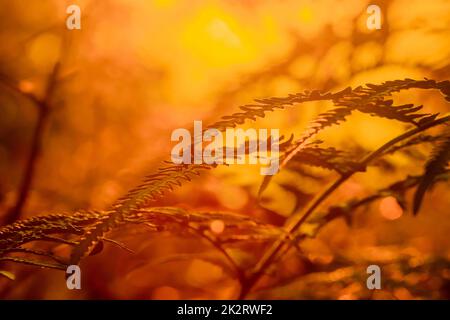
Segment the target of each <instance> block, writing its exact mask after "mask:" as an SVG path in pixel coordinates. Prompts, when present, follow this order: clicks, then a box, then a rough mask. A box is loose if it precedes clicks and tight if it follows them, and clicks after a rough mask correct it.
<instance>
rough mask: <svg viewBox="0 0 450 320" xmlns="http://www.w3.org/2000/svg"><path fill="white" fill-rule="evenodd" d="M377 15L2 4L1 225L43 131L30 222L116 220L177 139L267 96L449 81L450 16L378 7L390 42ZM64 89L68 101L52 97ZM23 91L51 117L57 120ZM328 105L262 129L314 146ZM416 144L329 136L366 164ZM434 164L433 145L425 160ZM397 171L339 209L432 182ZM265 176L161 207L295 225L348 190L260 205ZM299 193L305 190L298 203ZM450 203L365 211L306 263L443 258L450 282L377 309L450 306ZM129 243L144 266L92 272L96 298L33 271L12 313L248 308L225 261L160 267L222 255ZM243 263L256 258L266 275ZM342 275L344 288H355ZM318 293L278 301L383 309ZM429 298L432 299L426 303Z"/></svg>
mask: <svg viewBox="0 0 450 320" xmlns="http://www.w3.org/2000/svg"><path fill="white" fill-rule="evenodd" d="M371 3H372V2H369V1H365V0H340V1H332V0H315V1H312V0H311V1H307V0H264V1H260V0H208V1H205V0H203V1H202V0H105V1H94V0H84V1H81V0H80V1H75V0H73V1H65V0H0V177H1V179H0V215H2V214H3V213H5V214H6V213H7V212H8V210H11V208H14V206H15V205H16V204H17V199H18V196H19V190H20V186H21V184H22V183H23V179H24V172H25V169H26V168H27V161H28V160H29V156H30V148H31V147H30V146H31V145H33V137H35V134H36V132H35V131H36V125H37V123H39V121H40V120H39V119H41V121H42V130H41V136H40V141H41V143H40V147H39V148H38V149H37V153H36V157H35V159H34V167H33V168H34V170H33V175H32V179H31V180H30V191H29V194H28V196H27V198H26V200H25V201H24V202H23V207H22V208H21V210H20V211H21V215H20V217H21V218H27V217H31V216H34V215H38V214H39V215H42V214H49V213H52V212H60V211H67V212H72V211H74V210H78V209H106V208H107V207H108V206H109V205H110V204H111V203H113V202H114V200H115V199H117V198H118V197H120V196H121V195H123V194H124V193H126V191H127V190H128V189H130V188H131V187H133V186H135V185H136V184H137V183H138V182H139V181H140V178H141V177H142V176H143V175H145V174H147V173H149V172H151V171H153V170H155V169H156V168H157V167H159V166H160V164H161V161H162V160H167V159H168V158H169V156H170V150H171V148H172V147H173V143H171V141H170V134H171V132H172V130H174V129H175V128H191V127H192V123H193V120H203V122H204V123H208V122H209V123H212V122H213V121H215V120H218V119H219V118H220V117H221V116H223V115H227V114H231V113H232V112H235V111H236V110H237V107H238V106H239V105H243V104H246V103H250V102H251V101H252V100H253V99H254V98H263V97H271V96H286V95H288V94H290V93H296V92H301V91H303V90H312V89H320V90H330V91H337V90H341V89H343V88H345V87H347V86H358V85H362V84H365V83H381V82H382V81H386V80H395V79H403V78H413V79H423V78H424V77H426V78H430V79H435V80H445V79H448V78H449V74H450V72H449V71H450V1H449V0H432V1H423V0H391V1H380V0H377V1H373V3H374V4H377V5H379V6H380V8H381V10H382V28H381V29H380V30H368V29H367V27H366V19H367V17H368V14H367V12H366V9H367V6H368V5H369V4H371ZM70 4H77V5H79V6H80V8H81V30H67V29H66V28H65V21H66V18H67V14H66V8H67V7H68V6H69V5H70ZM57 64H58V65H59V68H58V69H57V71H58V72H57V74H56V75H55V74H54V73H53V72H54V70H55V69H54V68H55V65H57ZM52 76H54V78H55V79H54V85H53V88H52V89H53V90H48V83H49V82H48V81H49V79H51V78H52ZM11 86H12V87H15V88H17V89H18V90H19V91H21V92H22V93H27V94H32V95H33V96H35V97H37V98H38V99H42V100H43V101H45V102H46V104H47V108H48V109H46V111H45V115H44V116H43V115H42V113H43V112H42V110H40V109H39V107H38V106H36V105H35V104H34V103H33V101H30V99H27V98H26V97H24V96H23V95H22V94H20V93H18V92H17V90H14V89H12V88H11ZM396 99H397V100H396V101H399V102H400V103H409V102H414V103H417V104H423V105H424V110H425V111H426V112H441V113H446V112H449V105H448V104H446V103H445V101H444V100H443V99H442V98H441V97H440V96H439V94H437V93H433V92H422V91H419V90H414V91H408V92H404V93H400V94H398V95H396ZM327 107H329V104H327V103H323V102H317V103H308V104H305V105H304V106H301V107H299V108H291V109H289V111H284V112H276V113H273V114H271V115H270V116H268V117H266V118H264V119H263V120H261V121H259V122H258V123H257V126H260V127H271V128H282V131H283V132H284V134H288V133H290V132H295V133H296V134H297V135H300V134H301V133H302V130H304V129H305V126H306V124H307V122H308V121H310V120H311V119H312V118H313V117H314V116H316V115H318V114H319V113H320V112H323V111H324V110H325V109H326V108H327ZM42 118H43V119H42ZM247 126H248V127H250V126H254V124H253V123H249V124H247ZM404 128H405V126H404V125H403V124H399V123H395V122H392V121H388V120H384V119H379V118H374V117H370V116H368V115H365V114H359V113H355V114H354V115H352V116H351V121H348V122H346V123H344V124H342V125H340V126H336V127H332V128H330V129H328V130H326V131H324V132H323V133H322V134H321V135H320V139H322V140H324V141H327V143H328V144H330V145H333V146H335V147H337V148H340V149H345V150H351V149H355V150H360V152H363V151H364V150H369V151H370V150H373V149H374V148H376V147H378V146H380V145H381V144H382V143H384V142H385V141H386V140H388V139H390V138H393V137H395V136H396V135H398V134H400V133H401V132H402V131H403V130H404ZM429 150H430V149H427V148H426V147H424V148H423V150H422V151H424V152H429ZM417 157H418V159H419V160H420V159H421V160H425V158H424V157H423V156H422V158H420V157H421V156H420V155H417ZM389 161H390V163H391V166H392V167H393V168H394V169H392V170H390V171H389V170H387V169H386V168H371V169H370V170H369V171H368V172H367V173H366V174H365V175H361V176H360V175H357V176H355V177H354V178H352V179H351V180H350V181H349V182H347V183H346V184H345V185H344V186H343V187H342V188H341V189H339V191H338V192H337V193H336V195H335V196H334V197H333V199H331V200H330V201H332V202H333V203H340V202H343V201H345V200H348V199H351V198H352V197H361V196H364V195H367V194H369V193H370V192H373V191H375V190H377V189H380V188H383V187H386V186H387V185H388V184H389V183H392V182H395V181H396V180H399V179H401V178H402V177H405V176H407V175H408V174H420V173H421V172H422V165H423V163H422V162H417V161H411V158H410V157H409V156H408V155H404V154H395V155H392V156H389ZM257 172H258V168H251V167H247V166H231V167H220V168H218V169H217V170H215V171H214V172H211V173H208V174H207V175H205V176H202V177H200V178H199V179H198V180H195V181H194V182H191V183H189V184H185V185H184V186H183V187H182V188H180V189H178V190H176V191H175V192H174V193H173V194H171V195H168V196H167V197H165V198H164V199H163V200H161V201H159V202H158V203H157V204H158V205H176V206H181V207H185V208H195V209H198V210H210V209H214V210H227V211H233V212H240V213H244V214H249V215H252V216H255V217H257V218H259V219H262V220H264V221H267V222H270V223H274V224H282V222H283V221H284V219H285V218H286V217H288V216H289V215H290V214H292V213H293V211H295V210H296V208H297V207H298V206H302V205H303V204H304V203H305V202H306V201H307V200H309V199H310V198H311V196H312V195H313V194H315V193H317V192H318V191H319V190H322V189H323V187H324V185H325V182H326V181H328V180H327V179H328V178H329V176H330V175H331V173H329V172H326V171H323V170H322V171H320V172H318V173H317V174H319V175H321V176H322V177H323V180H315V179H312V178H308V177H299V176H297V175H292V174H289V173H283V172H281V173H280V175H278V176H277V177H276V178H275V179H274V183H272V184H271V185H270V186H269V188H268V189H267V190H266V192H265V193H264V197H263V198H262V199H261V203H260V204H259V205H258V204H257V191H258V187H259V184H260V183H261V180H262V177H261V176H260V175H258V174H257ZM287 184H289V185H291V186H294V187H295V191H293V189H292V188H284V187H283V186H285V185H287ZM299 194H301V197H300V198H299ZM448 195H449V190H448V183H447V184H446V183H444V184H440V185H437V186H436V188H434V189H433V191H432V192H430V193H429V194H428V195H427V197H426V199H425V203H424V209H423V212H422V214H420V215H419V216H417V217H413V216H412V214H411V213H410V212H408V210H404V209H403V208H402V207H401V206H400V205H399V204H398V203H397V201H396V200H395V199H392V198H389V197H387V198H384V199H382V200H380V201H379V202H377V203H376V204H375V205H373V206H371V207H370V208H366V209H365V210H361V212H358V214H357V215H355V219H354V221H353V222H352V223H351V224H348V223H346V222H345V221H344V220H343V219H338V220H336V221H333V222H332V223H330V224H329V225H328V226H326V228H324V230H322V231H321V233H320V234H319V236H318V237H317V238H314V239H309V240H306V241H305V242H304V248H303V250H304V251H305V252H306V253H307V254H309V255H310V257H311V259H312V260H313V261H315V262H316V263H317V264H319V265H321V266H323V267H324V269H319V270H327V272H328V271H329V272H331V269H326V268H327V266H330V265H331V264H332V263H335V264H336V265H335V266H338V267H342V266H343V264H342V263H341V262H340V261H341V260H342V259H344V258H346V259H349V260H351V261H355V266H357V265H358V263H359V264H364V261H366V260H370V258H367V256H368V255H374V256H375V255H376V256H377V257H378V258H379V257H381V258H380V259H382V260H383V259H385V260H386V261H389V259H391V258H392V257H394V256H395V255H399V254H403V251H401V252H402V253H399V252H400V251H399V250H400V248H401V250H409V251H408V254H412V255H414V256H417V259H419V260H420V259H422V260H423V261H425V260H426V261H428V260H427V259H428V258H429V257H431V258H432V259H435V260H439V259H443V260H442V261H444V262H443V263H444V266H445V268H444V269H442V270H444V271H442V273H437V272H434V271H433V270H431V269H429V270H427V271H426V272H425V271H424V272H423V274H422V273H414V274H411V273H408V275H409V278H406V275H397V278H398V277H400V280H399V282H401V283H403V282H406V284H405V285H398V286H397V287H396V286H393V287H392V288H390V289H389V290H388V289H386V290H381V291H380V292H377V293H375V294H374V295H373V296H370V297H372V298H387V299H411V298H447V299H448V298H449V284H448V281H449V279H450V269H449V268H448V261H449V259H450V240H449V238H448V232H449V231H450V222H449V219H448V218H449V214H450V212H449V210H448V208H449V205H450V200H449V197H448ZM302 201H303V202H302ZM124 237H125V238H126V239H127V241H128V242H127V241H125V242H127V244H128V246H129V247H132V248H133V249H134V250H135V251H137V252H138V254H137V255H136V257H130V256H129V255H128V254H127V253H123V252H121V251H120V249H117V248H110V247H107V248H106V249H105V252H103V253H101V254H100V255H98V256H95V257H92V258H90V261H88V262H86V267H85V268H84V269H83V271H84V270H86V271H85V273H86V277H87V279H88V280H86V281H88V286H87V288H86V289H85V290H82V291H81V292H74V291H68V290H67V289H66V288H65V282H64V281H63V280H62V274H61V273H58V272H55V271H37V270H35V269H29V270H28V269H27V271H26V272H25V273H24V274H27V276H24V279H23V280H17V283H18V284H16V285H14V286H11V285H10V284H7V285H6V284H5V283H6V281H7V280H4V279H0V290H1V288H2V283H3V286H6V287H7V289H5V290H4V291H0V293H1V292H3V297H5V298H58V299H61V298H149V299H151V298H156V299H164V298H172V299H173V298H230V297H233V295H235V292H236V290H237V289H236V283H235V281H233V279H231V278H230V277H229V276H227V274H226V273H224V271H223V270H222V269H221V268H220V267H219V266H217V265H214V264H212V263H211V262H208V260H205V259H201V258H194V259H190V260H186V261H182V262H169V263H165V264H162V265H157V264H155V263H147V264H146V263H144V262H145V261H147V260H146V259H149V260H152V259H155V258H157V257H159V256H161V255H164V254H167V252H181V251H183V250H188V251H190V252H197V251H202V250H206V249H204V245H203V244H199V241H198V240H195V239H194V240H192V239H191V240H185V239H183V240H180V239H179V238H177V237H176V236H170V235H165V236H161V237H157V236H152V237H150V236H145V235H139V236H136V237H131V236H130V235H124ZM208 250H210V249H208ZM411 252H412V253H411ZM239 254H240V255H241V256H240V259H242V260H245V259H250V258H249V257H246V256H245V253H243V252H239V253H237V255H239ZM150 258H151V259H150ZM392 259H393V258H392ZM288 260H289V259H288ZM291 260H292V261H286V262H285V265H284V266H283V268H284V269H280V271H279V273H280V274H283V272H284V274H283V276H282V278H283V279H291V278H289V276H293V275H299V274H302V273H307V272H306V270H307V269H308V266H305V265H303V264H302V263H301V262H298V261H296V260H295V259H294V258H292V259H291ZM422 260H420V261H422ZM433 261H434V260H433ZM439 261H441V260H439ZM418 263H419V262H418ZM280 268H281V267H280ZM396 268H397V267H396V266H392V267H391V269H393V270H391V271H392V273H393V274H396V272H397V273H400V271H399V270H397V269H396ZM334 269H336V268H334ZM180 270H181V271H180ZM339 270H340V272H341V273H338V274H334V276H335V277H341V276H342V277H345V275H346V273H345V272H347V274H348V272H351V270H350V271H349V270H348V269H345V268H342V269H339ZM391 271H390V272H391ZM336 272H337V271H336ZM445 272H446V274H444V273H445ZM38 274H39V275H40V276H37V275H38ZM331 276H332V275H331ZM394 278H395V277H394ZM295 279H296V278H295ZM308 279H309V278H306V280H302V281H303V282H301V283H300V282H299V283H297V282H296V281H294V280H293V281H291V282H290V284H286V280H284V282H282V281H281V283H282V284H283V286H286V287H288V288H281V289H276V290H273V291H269V292H267V293H264V295H263V296H262V297H264V298H280V297H281V298H293V299H296V298H308V297H310V298H333V299H338V298H341V299H347V298H349V299H352V298H361V297H362V298H367V297H368V296H367V292H365V291H364V290H365V288H363V286H364V282H358V281H354V282H352V283H350V284H338V283H336V284H332V285H322V286H321V285H320V284H319V285H317V286H315V285H314V284H310V283H308V282H307V281H313V282H314V278H313V280H311V279H309V280H308ZM291 280H292V279H291ZM305 281H306V282H305ZM408 281H409V282H408ZM419 284H420V285H419ZM416 286H417V287H420V290H416V291H415V290H414V288H415V287H416ZM411 288H413V289H411ZM311 291H314V292H313V293H312V292H311Z"/></svg>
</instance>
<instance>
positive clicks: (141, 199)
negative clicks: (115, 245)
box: [70, 165, 212, 264]
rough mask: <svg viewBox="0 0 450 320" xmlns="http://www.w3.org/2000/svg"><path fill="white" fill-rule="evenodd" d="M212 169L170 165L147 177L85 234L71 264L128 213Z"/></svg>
mask: <svg viewBox="0 0 450 320" xmlns="http://www.w3.org/2000/svg"><path fill="white" fill-rule="evenodd" d="M211 167H212V166H209V165H168V166H166V167H164V168H160V169H159V171H158V173H155V174H151V175H149V176H147V177H146V178H145V179H144V182H143V184H141V185H140V186H138V187H136V188H134V189H132V190H130V191H129V192H128V193H127V194H126V195H125V196H124V197H122V198H120V199H119V200H118V201H117V202H116V203H115V204H114V205H113V206H112V208H111V211H110V212H109V213H108V214H107V215H106V216H104V217H102V218H101V219H100V220H99V221H98V223H96V225H95V226H94V228H93V229H92V230H90V231H88V232H87V233H86V234H85V235H84V237H83V238H82V239H81V241H80V243H79V245H78V246H77V247H76V248H75V249H74V251H73V252H72V255H71V258H70V260H71V264H78V263H79V262H80V260H81V259H82V258H84V257H85V256H87V255H89V252H90V250H92V248H94V247H95V245H96V243H97V242H98V241H99V240H100V239H101V238H103V237H104V236H105V234H106V233H108V232H109V231H111V230H112V229H113V228H114V227H116V226H117V225H118V224H119V223H121V222H123V220H124V218H125V216H126V215H127V214H130V213H131V212H134V211H136V210H138V209H139V208H142V207H144V206H146V205H147V204H148V203H150V202H151V201H154V200H156V199H158V198H159V197H161V196H162V195H163V194H164V192H165V191H168V190H170V191H171V190H173V188H174V187H176V186H181V182H182V181H183V180H184V181H191V179H192V177H193V176H195V175H199V174H200V173H199V171H200V170H203V169H210V168H211Z"/></svg>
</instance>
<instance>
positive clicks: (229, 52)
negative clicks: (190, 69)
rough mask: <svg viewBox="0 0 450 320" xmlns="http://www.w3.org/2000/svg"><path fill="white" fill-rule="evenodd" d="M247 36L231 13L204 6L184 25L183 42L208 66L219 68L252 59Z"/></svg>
mask: <svg viewBox="0 0 450 320" xmlns="http://www.w3.org/2000/svg"><path fill="white" fill-rule="evenodd" d="M248 38H249V37H248V35H246V33H245V31H244V30H243V28H242V27H241V26H240V25H239V24H238V22H237V21H236V20H235V19H234V18H233V17H232V16H231V15H229V14H227V13H225V12H223V11H221V10H219V9H216V8H206V9H203V10H202V11H200V12H199V13H198V15H197V16H195V17H194V18H193V19H192V20H191V21H190V22H189V23H188V24H187V26H186V27H185V31H184V32H183V35H182V43H183V45H184V46H185V47H186V48H187V49H188V50H190V51H191V52H192V53H193V54H194V55H196V56H197V57H198V58H199V59H201V60H203V61H204V62H205V63H207V64H208V65H211V66H214V67H221V66H228V65H232V64H234V63H237V62H245V61H249V60H251V59H252V57H253V50H252V48H251V46H249V41H248V40H249V39H248Z"/></svg>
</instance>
